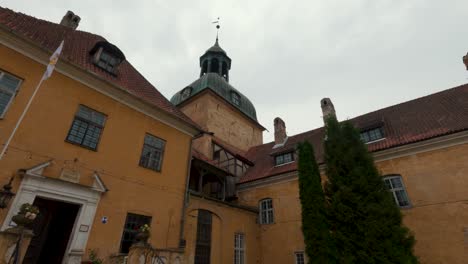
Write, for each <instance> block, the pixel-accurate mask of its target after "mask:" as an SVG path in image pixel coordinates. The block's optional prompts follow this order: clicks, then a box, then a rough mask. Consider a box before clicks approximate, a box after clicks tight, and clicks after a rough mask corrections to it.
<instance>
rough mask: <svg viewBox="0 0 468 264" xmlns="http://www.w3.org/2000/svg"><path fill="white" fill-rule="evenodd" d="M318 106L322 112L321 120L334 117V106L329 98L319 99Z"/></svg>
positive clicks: (324, 120)
mask: <svg viewBox="0 0 468 264" xmlns="http://www.w3.org/2000/svg"><path fill="white" fill-rule="evenodd" d="M320 106H321V107H322V114H323V122H324V123H325V122H326V120H327V119H328V118H329V117H332V116H333V117H335V118H336V113H335V107H334V106H333V103H332V101H331V100H330V98H323V99H322V100H320Z"/></svg>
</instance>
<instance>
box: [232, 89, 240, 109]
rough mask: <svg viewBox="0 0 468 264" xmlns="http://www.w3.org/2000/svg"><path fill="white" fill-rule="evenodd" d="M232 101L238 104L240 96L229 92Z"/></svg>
mask: <svg viewBox="0 0 468 264" xmlns="http://www.w3.org/2000/svg"><path fill="white" fill-rule="evenodd" d="M231 100H232V103H233V104H235V105H237V106H239V105H240V96H239V95H238V94H237V93H234V92H233V93H231Z"/></svg>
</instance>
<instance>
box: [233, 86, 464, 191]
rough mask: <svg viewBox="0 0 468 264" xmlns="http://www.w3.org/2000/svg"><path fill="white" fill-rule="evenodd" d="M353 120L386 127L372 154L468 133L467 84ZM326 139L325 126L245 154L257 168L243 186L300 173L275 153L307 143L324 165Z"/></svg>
mask: <svg viewBox="0 0 468 264" xmlns="http://www.w3.org/2000/svg"><path fill="white" fill-rule="evenodd" d="M350 121H351V122H352V123H353V124H354V125H355V126H356V127H357V128H359V129H365V128H370V127H372V126H375V125H382V126H383V130H384V136H385V139H383V140H380V141H376V142H374V143H370V144H368V148H369V151H371V152H376V151H380V150H385V149H389V148H394V147H398V146H402V145H406V144H410V143H415V142H418V141H423V140H427V139H431V138H435V137H439V136H444V135H448V134H452V133H456V132H461V131H465V130H468V84H465V85H461V86H458V87H455V88H452V89H448V90H445V91H442V92H438V93H435V94H431V95H428V96H425V97H421V98H418V99H415V100H411V101H408V102H404V103H401V104H397V105H394V106H390V107H387V108H384V109H380V110H377V111H374V112H371V113H367V114H365V115H362V116H358V117H356V118H353V119H351V120H350ZM323 138H324V129H323V127H322V128H318V129H314V130H311V131H307V132H305V133H301V134H298V135H295V136H291V137H289V138H288V140H287V142H286V144H285V145H284V146H283V147H281V148H277V149H274V150H273V149H272V148H273V145H274V142H271V143H268V144H264V145H260V146H257V147H253V148H251V149H250V150H249V151H248V152H247V154H246V155H247V158H248V159H249V160H252V161H253V162H254V163H255V165H254V166H253V167H251V168H250V169H249V170H248V171H247V173H246V174H245V175H244V176H242V178H241V179H240V183H245V182H249V181H254V180H259V179H263V178H266V177H270V176H274V175H278V174H282V173H286V172H291V171H295V170H297V163H296V162H293V163H290V164H286V165H283V166H278V167H275V166H274V160H273V156H272V154H274V153H279V152H281V151H286V150H288V149H294V148H295V146H296V144H297V143H299V142H302V141H304V140H308V141H309V142H310V143H311V144H312V145H313V146H314V149H315V156H316V158H317V161H318V162H319V163H322V162H323V146H322V145H323V144H322V142H323Z"/></svg>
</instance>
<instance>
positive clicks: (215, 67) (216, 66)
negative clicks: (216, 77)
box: [210, 58, 219, 72]
mask: <svg viewBox="0 0 468 264" xmlns="http://www.w3.org/2000/svg"><path fill="white" fill-rule="evenodd" d="M218 69H219V61H218V59H216V58H214V59H212V60H211V66H210V72H218Z"/></svg>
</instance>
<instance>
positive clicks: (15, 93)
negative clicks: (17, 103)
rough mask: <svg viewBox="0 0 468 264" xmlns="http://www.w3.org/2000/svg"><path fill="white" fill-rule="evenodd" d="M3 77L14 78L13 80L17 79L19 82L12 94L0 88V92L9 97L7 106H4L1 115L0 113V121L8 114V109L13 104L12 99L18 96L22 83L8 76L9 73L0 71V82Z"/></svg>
mask: <svg viewBox="0 0 468 264" xmlns="http://www.w3.org/2000/svg"><path fill="white" fill-rule="evenodd" d="M5 75H8V76H10V77H13V78H15V79H18V80H19V82H18V85H16V87H15V91H14V92H12V91H10V90H9V89H7V88H3V87H2V86H0V90H1V91H2V92H4V93H7V94H10V95H11V98H10V101H9V102H8V103H7V105H6V106H5V109H3V113H0V119H3V118H4V117H5V114H6V112H8V109H9V108H10V105H11V103H12V102H13V99H14V98H15V97H16V95H17V94H18V90H19V87H20V86H21V83H22V82H23V80H22V79H20V78H18V77H16V76H14V75H12V74H9V73H7V72H5V71H2V70H0V80H1V79H2V78H3V76H5Z"/></svg>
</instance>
